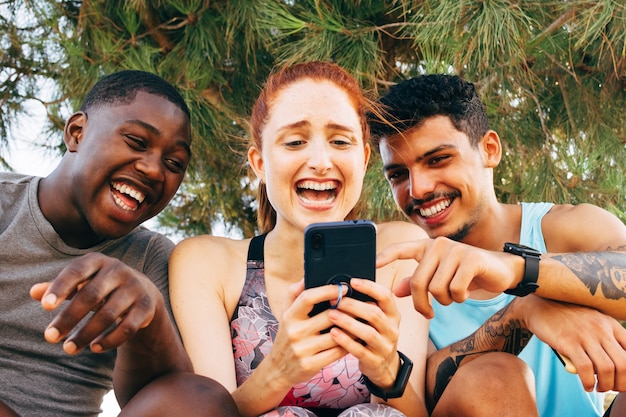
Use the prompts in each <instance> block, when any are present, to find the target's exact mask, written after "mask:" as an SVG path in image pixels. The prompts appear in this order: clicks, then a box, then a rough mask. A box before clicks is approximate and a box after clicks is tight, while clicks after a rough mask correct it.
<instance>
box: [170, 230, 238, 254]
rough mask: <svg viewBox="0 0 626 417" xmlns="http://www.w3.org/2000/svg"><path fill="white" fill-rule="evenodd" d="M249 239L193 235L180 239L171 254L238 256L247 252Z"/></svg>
mask: <svg viewBox="0 0 626 417" xmlns="http://www.w3.org/2000/svg"><path fill="white" fill-rule="evenodd" d="M249 243H250V239H243V240H242V239H231V238H227V237H220V236H210V235H202V236H194V237H189V238H187V239H183V240H182V241H180V242H179V243H178V244H177V245H176V247H175V248H174V252H173V253H172V255H174V254H176V255H177V256H182V257H186V256H192V257H196V256H202V257H205V258H218V257H224V256H226V257H232V256H235V257H238V256H237V255H240V254H241V253H243V254H244V255H245V253H247V250H248V245H249Z"/></svg>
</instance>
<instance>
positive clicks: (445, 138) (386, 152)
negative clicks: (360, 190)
mask: <svg viewBox="0 0 626 417" xmlns="http://www.w3.org/2000/svg"><path fill="white" fill-rule="evenodd" d="M380 153H381V157H382V161H383V165H384V174H385V177H386V178H387V181H388V182H389V185H390V186H391V190H392V194H393V197H394V200H395V202H396V204H397V205H398V207H399V208H400V209H402V211H403V212H404V214H405V215H406V216H407V217H408V218H409V219H411V220H413V221H414V222H415V223H417V224H419V225H420V226H422V227H423V228H424V230H426V232H427V233H428V234H429V236H430V237H433V238H434V237H437V236H446V237H449V238H451V239H454V240H458V241H464V240H465V239H466V238H467V237H468V236H469V235H470V234H471V233H472V232H473V231H474V229H475V228H476V226H477V225H478V224H479V223H481V222H482V221H483V219H484V218H485V217H484V216H485V215H486V213H489V206H490V205H491V204H496V205H497V201H496V199H495V193H493V168H494V167H495V166H497V164H498V162H499V161H500V156H501V148H500V141H499V138H498V137H497V135H496V134H495V132H493V131H489V132H487V134H485V136H484V137H483V138H482V140H481V141H480V142H479V143H478V145H477V146H473V145H472V143H471V142H470V140H469V138H468V137H467V135H466V134H465V133H463V132H461V131H459V130H457V129H456V128H455V127H454V125H453V124H452V122H451V120H450V118H449V117H447V116H433V117H430V118H427V119H425V120H424V122H423V123H422V124H420V125H419V126H416V127H414V128H412V129H410V130H408V131H406V132H404V134H403V135H395V136H390V137H385V138H383V139H382V140H381V141H380Z"/></svg>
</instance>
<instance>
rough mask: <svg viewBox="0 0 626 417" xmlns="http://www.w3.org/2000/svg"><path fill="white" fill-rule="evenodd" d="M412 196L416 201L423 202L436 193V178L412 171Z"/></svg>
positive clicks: (410, 181)
mask: <svg viewBox="0 0 626 417" xmlns="http://www.w3.org/2000/svg"><path fill="white" fill-rule="evenodd" d="M409 183H410V190H409V192H410V194H411V197H412V198H414V199H415V200H423V199H424V198H425V197H427V196H428V195H430V194H432V193H433V192H434V191H435V181H434V178H433V177H432V176H431V175H429V174H428V173H427V172H424V171H421V170H420V171H417V170H412V171H411V172H410V178H409Z"/></svg>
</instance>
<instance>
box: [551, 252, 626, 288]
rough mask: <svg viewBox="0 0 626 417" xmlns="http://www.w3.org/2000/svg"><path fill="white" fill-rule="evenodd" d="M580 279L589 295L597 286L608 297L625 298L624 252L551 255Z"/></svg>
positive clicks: (625, 258)
mask: <svg viewBox="0 0 626 417" xmlns="http://www.w3.org/2000/svg"><path fill="white" fill-rule="evenodd" d="M553 259H556V260H557V261H559V262H561V263H562V264H563V265H565V266H567V267H568V268H569V269H570V270H571V271H572V272H573V273H574V274H575V275H576V276H577V277H578V279H580V280H581V282H582V283H583V284H585V286H586V287H587V288H589V292H590V293H591V295H595V294H596V293H597V291H598V287H600V288H601V290H602V294H604V296H605V297H606V298H608V299H611V300H619V299H622V298H626V252H585V253H570V254H565V255H556V256H554V257H553Z"/></svg>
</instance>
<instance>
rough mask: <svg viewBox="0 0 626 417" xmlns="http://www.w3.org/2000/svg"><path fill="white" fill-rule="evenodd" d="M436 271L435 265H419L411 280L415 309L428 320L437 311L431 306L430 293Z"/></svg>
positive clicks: (410, 285) (423, 263)
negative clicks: (431, 281) (430, 285)
mask: <svg viewBox="0 0 626 417" xmlns="http://www.w3.org/2000/svg"><path fill="white" fill-rule="evenodd" d="M435 270H436V267H435V265H433V264H432V263H428V262H426V261H423V262H422V263H421V264H419V265H418V267H417V268H416V269H415V272H414V273H413V276H412V277H410V279H409V287H410V288H411V297H412V299H413V307H415V310H417V312H419V313H421V314H422V315H423V316H424V317H426V318H428V319H430V318H433V317H434V316H435V311H434V310H433V307H432V305H431V304H430V296H429V292H428V286H429V284H430V280H431V277H432V274H433V273H434V271H435Z"/></svg>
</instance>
